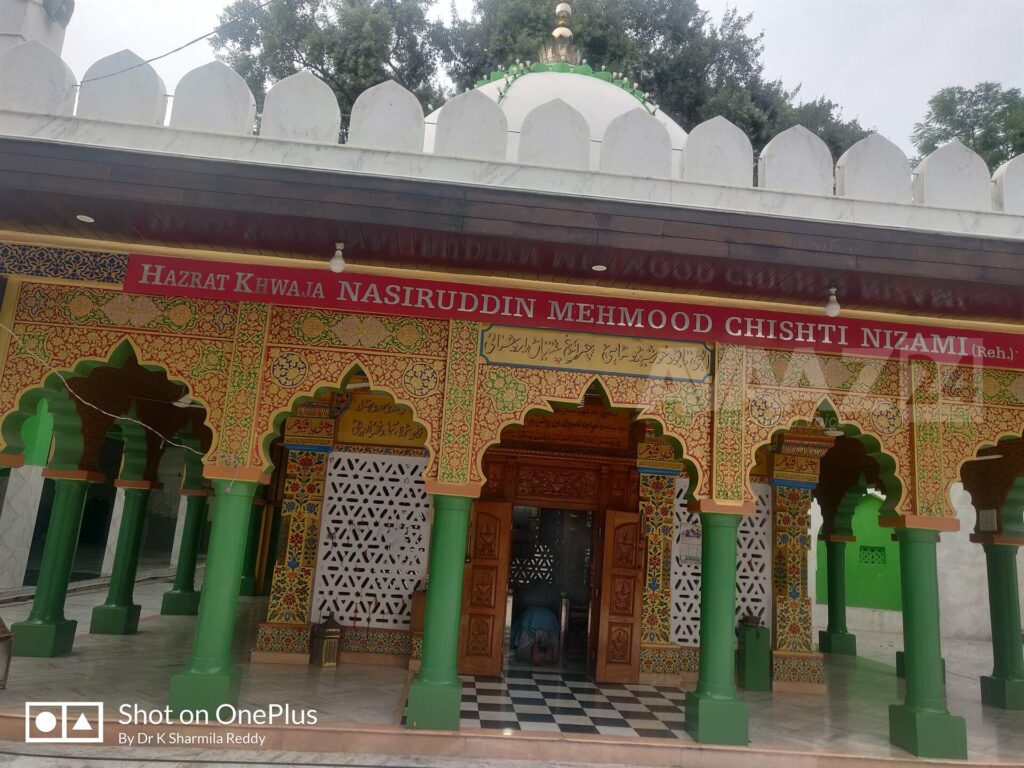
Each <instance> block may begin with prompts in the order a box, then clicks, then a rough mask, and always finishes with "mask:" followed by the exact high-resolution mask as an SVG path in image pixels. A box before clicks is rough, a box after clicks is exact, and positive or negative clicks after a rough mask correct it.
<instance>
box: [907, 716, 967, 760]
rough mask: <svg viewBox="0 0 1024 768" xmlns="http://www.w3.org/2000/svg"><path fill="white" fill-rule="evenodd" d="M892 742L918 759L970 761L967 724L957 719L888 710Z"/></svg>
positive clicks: (961, 719) (959, 718) (956, 717)
mask: <svg viewBox="0 0 1024 768" xmlns="http://www.w3.org/2000/svg"><path fill="white" fill-rule="evenodd" d="M889 741H890V742H892V743H893V744H894V745H896V746H897V747H899V748H900V749H905V750H906V751H907V752H910V753H911V754H913V755H917V756H918V757H932V758H936V759H940V760H966V759H967V723H966V721H965V720H964V719H963V718H962V717H958V716H957V715H950V714H943V713H940V712H921V711H919V710H917V709H914V708H913V707H909V706H907V705H906V704H891V705H890V706H889Z"/></svg>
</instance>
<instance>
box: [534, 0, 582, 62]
mask: <svg viewBox="0 0 1024 768" xmlns="http://www.w3.org/2000/svg"><path fill="white" fill-rule="evenodd" d="M571 20H572V6H571V5H569V4H568V3H559V4H558V5H556V6H555V28H554V29H553V30H551V40H549V41H548V42H547V43H545V44H544V46H543V47H542V48H541V50H540V53H539V54H538V55H539V57H540V60H541V61H542V62H544V63H545V64H554V63H556V62H565V63H566V64H572V65H574V66H575V65H577V64H579V63H580V49H579V48H578V47H577V46H576V45H575V44H574V43H573V40H572V29H570V28H569V22H570V21H571Z"/></svg>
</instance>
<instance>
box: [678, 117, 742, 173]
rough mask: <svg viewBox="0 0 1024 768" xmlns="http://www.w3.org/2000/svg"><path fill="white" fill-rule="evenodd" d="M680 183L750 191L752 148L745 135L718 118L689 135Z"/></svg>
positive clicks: (732, 125) (685, 146)
mask: <svg viewBox="0 0 1024 768" xmlns="http://www.w3.org/2000/svg"><path fill="white" fill-rule="evenodd" d="M682 165H683V168H682V178H683V181H695V182H698V183H700V184H722V185H724V186H726V187H750V186H753V184H754V148H753V147H752V146H751V145H750V139H748V138H747V134H745V133H744V132H743V131H741V130H740V129H739V127H737V126H736V125H734V124H733V123H731V122H729V121H728V120H726V119H725V118H724V117H722V116H721V115H719V116H718V117H713V118H711V119H710V120H706V121H704V122H703V123H701V124H700V125H698V126H697V127H696V128H694V129H693V130H692V131H690V135H689V136H688V137H687V138H686V144H684V145H683V163H682Z"/></svg>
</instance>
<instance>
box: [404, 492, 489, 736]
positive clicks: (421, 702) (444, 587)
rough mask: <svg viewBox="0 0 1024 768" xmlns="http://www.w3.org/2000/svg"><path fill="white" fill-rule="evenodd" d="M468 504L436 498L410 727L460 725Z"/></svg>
mask: <svg viewBox="0 0 1024 768" xmlns="http://www.w3.org/2000/svg"><path fill="white" fill-rule="evenodd" d="M472 505H473V500H472V499H470V498H466V497H463V496H440V495H435V496H434V525H433V528H432V530H431V534H430V574H429V581H428V584H427V605H426V610H425V611H424V619H423V663H422V665H421V666H420V671H419V674H417V675H416V679H415V680H413V681H412V686H411V687H410V688H409V701H408V705H407V709H406V726H407V727H409V728H421V729H429V730H436V731H456V730H458V728H459V712H460V710H461V708H462V682H461V681H460V680H459V675H458V672H457V671H456V666H457V663H458V654H459V618H460V616H459V614H460V612H461V609H462V573H463V568H464V567H465V564H466V534H467V531H468V530H469V510H470V507H472Z"/></svg>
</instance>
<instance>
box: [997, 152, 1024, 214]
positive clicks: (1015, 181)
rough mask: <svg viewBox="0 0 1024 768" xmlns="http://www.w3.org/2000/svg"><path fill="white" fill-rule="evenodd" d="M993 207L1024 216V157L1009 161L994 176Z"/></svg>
mask: <svg viewBox="0 0 1024 768" xmlns="http://www.w3.org/2000/svg"><path fill="white" fill-rule="evenodd" d="M992 181H993V185H992V207H993V208H995V209H996V210H997V211H1002V212H1003V213H1013V214H1016V215H1017V216H1024V155H1020V156H1018V157H1015V158H1013V159H1012V160H1007V161H1006V162H1005V163H1003V164H1002V165H1000V166H999V167H998V168H997V169H996V172H995V173H994V174H993V175H992Z"/></svg>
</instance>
